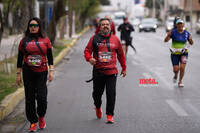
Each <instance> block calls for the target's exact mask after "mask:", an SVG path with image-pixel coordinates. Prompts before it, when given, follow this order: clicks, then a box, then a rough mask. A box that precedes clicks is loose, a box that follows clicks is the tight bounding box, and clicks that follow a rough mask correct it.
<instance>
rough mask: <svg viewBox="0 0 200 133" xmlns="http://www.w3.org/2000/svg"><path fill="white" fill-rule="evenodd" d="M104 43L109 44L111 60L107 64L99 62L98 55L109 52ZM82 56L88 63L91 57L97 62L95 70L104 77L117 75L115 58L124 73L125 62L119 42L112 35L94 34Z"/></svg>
mask: <svg viewBox="0 0 200 133" xmlns="http://www.w3.org/2000/svg"><path fill="white" fill-rule="evenodd" d="M106 42H107V43H108V44H109V47H110V52H111V54H112V58H111V61H109V62H100V61H99V56H98V53H99V52H108V51H109V50H108V48H107V44H106ZM95 46H97V49H96V48H95ZM96 50H97V51H96ZM84 56H85V59H86V61H89V60H90V59H91V58H92V57H93V58H95V59H96V60H97V62H96V65H95V68H96V69H99V70H100V71H101V72H102V73H103V74H105V75H112V74H117V73H118V70H117V66H116V61H117V58H118V61H119V62H120V64H121V67H122V71H126V61H125V56H124V52H123V50H122V46H121V43H120V40H119V39H118V37H117V36H115V35H114V34H108V35H101V34H95V35H94V36H92V37H91V38H90V40H89V42H88V44H87V46H86V48H85V50H84Z"/></svg>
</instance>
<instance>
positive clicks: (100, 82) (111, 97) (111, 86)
mask: <svg viewBox="0 0 200 133" xmlns="http://www.w3.org/2000/svg"><path fill="white" fill-rule="evenodd" d="M116 81H117V75H116V74H113V75H101V76H95V77H94V79H93V95H92V96H93V99H94V105H95V106H96V108H100V107H101V104H102V100H101V97H102V95H103V92H104V89H105V86H106V99H107V100H106V101H107V103H106V114H107V115H114V108H115V98H116Z"/></svg>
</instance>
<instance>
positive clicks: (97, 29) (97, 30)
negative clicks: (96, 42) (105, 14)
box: [95, 25, 100, 34]
mask: <svg viewBox="0 0 200 133" xmlns="http://www.w3.org/2000/svg"><path fill="white" fill-rule="evenodd" d="M99 31H100V26H99V25H98V26H97V28H96V31H95V34H98V33H99Z"/></svg>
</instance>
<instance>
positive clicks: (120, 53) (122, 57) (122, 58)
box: [117, 38, 126, 71]
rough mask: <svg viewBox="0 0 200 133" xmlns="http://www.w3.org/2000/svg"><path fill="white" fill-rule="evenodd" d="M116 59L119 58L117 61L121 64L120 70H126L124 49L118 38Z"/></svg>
mask: <svg viewBox="0 0 200 133" xmlns="http://www.w3.org/2000/svg"><path fill="white" fill-rule="evenodd" d="M117 39H118V38H117ZM117 59H118V60H119V63H120V64H121V67H122V71H126V59H125V55H124V51H123V49H122V45H121V43H120V40H119V39H118V49H117Z"/></svg>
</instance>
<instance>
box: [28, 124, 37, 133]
mask: <svg viewBox="0 0 200 133" xmlns="http://www.w3.org/2000/svg"><path fill="white" fill-rule="evenodd" d="M36 130H37V124H36V123H32V124H31V125H30V128H29V132H35V131H36Z"/></svg>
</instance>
